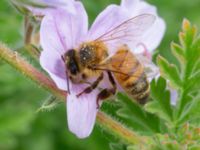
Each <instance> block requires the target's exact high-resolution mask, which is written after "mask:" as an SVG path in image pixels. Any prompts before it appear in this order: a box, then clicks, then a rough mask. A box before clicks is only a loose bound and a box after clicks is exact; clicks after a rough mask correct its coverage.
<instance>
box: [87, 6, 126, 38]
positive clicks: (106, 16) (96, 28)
mask: <svg viewBox="0 0 200 150" xmlns="http://www.w3.org/2000/svg"><path fill="white" fill-rule="evenodd" d="M126 19H127V15H126V14H125V11H124V10H123V9H121V7H119V6H117V5H109V6H108V7H107V8H106V9H105V10H103V11H102V12H101V13H100V14H99V15H98V16H97V18H96V20H95V21H94V23H93V24H92V26H91V29H90V30H89V39H90V40H94V39H96V38H98V37H99V36H101V35H103V34H104V33H107V32H108V31H109V30H110V29H112V28H113V27H116V26H117V25H119V24H120V23H122V22H123V21H125V20H126Z"/></svg>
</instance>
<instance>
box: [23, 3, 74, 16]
mask: <svg viewBox="0 0 200 150" xmlns="http://www.w3.org/2000/svg"><path fill="white" fill-rule="evenodd" d="M32 3H36V4H38V5H41V6H43V5H44V6H46V7H45V8H39V7H35V6H31V5H26V4H24V6H25V7H26V8H27V9H28V10H29V11H31V12H32V13H33V15H37V16H44V15H47V14H48V13H49V12H50V11H54V10H56V9H64V10H68V11H69V12H71V13H76V9H75V7H74V0H57V1H55V0H35V1H34V2H32Z"/></svg>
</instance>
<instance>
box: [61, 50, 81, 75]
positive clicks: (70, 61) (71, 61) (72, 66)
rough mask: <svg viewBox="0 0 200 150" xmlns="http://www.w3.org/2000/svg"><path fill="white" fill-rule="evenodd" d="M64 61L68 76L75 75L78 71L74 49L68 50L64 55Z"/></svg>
mask: <svg viewBox="0 0 200 150" xmlns="http://www.w3.org/2000/svg"><path fill="white" fill-rule="evenodd" d="M64 61H65V64H66V67H67V70H68V72H69V74H70V75H77V74H78V73H79V71H80V69H79V66H78V62H77V59H76V51H75V50H74V49H71V50H68V51H67V53H66V54H65V55H64Z"/></svg>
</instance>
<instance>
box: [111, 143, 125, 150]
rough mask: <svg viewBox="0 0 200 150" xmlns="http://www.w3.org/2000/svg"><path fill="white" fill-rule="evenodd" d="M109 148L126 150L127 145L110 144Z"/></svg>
mask: <svg viewBox="0 0 200 150" xmlns="http://www.w3.org/2000/svg"><path fill="white" fill-rule="evenodd" d="M109 146H110V149H111V150H126V145H123V144H121V143H110V144H109Z"/></svg>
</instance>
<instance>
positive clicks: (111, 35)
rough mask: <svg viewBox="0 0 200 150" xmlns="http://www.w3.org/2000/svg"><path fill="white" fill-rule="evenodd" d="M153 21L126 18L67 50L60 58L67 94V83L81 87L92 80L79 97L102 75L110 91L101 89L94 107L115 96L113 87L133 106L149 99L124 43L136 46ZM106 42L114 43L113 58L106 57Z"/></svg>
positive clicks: (138, 65) (141, 73)
mask: <svg viewBox="0 0 200 150" xmlns="http://www.w3.org/2000/svg"><path fill="white" fill-rule="evenodd" d="M154 20H155V17H154V16H153V15H150V14H143V15H139V16H136V17H134V18H130V19H129V20H126V21H124V22H123V23H121V24H120V25H118V26H116V27H111V29H110V30H109V31H108V32H107V33H105V34H103V35H101V36H99V37H98V38H96V39H95V40H92V41H88V42H83V43H82V44H80V46H79V47H78V48H77V49H71V50H68V51H67V52H66V53H65V54H64V55H63V56H62V59H63V61H64V63H65V65H66V76H67V83H68V84H67V85H68V93H70V89H69V80H71V82H72V83H74V84H81V83H88V79H90V78H96V79H95V81H94V82H93V83H88V84H89V85H88V87H86V88H85V89H84V90H83V91H82V92H81V93H78V94H77V97H79V96H80V95H82V94H87V93H90V92H92V90H94V89H95V88H97V87H98V85H99V84H100V82H101V81H102V80H103V79H104V73H105V72H106V73H107V75H108V79H109V81H110V83H111V85H112V87H111V88H105V89H101V91H100V92H99V94H98V95H97V98H96V100H97V106H99V101H101V100H104V99H107V98H108V97H110V96H112V95H115V93H116V90H117V84H116V83H119V84H120V86H121V87H122V88H123V89H124V91H126V92H127V93H128V94H129V95H131V96H132V97H133V98H134V99H135V100H136V101H137V102H139V103H141V104H144V103H145V102H146V100H147V98H148V95H149V83H148V81H147V77H146V74H145V71H144V67H143V65H142V64H141V63H140V62H139V61H138V60H137V58H136V56H135V55H134V54H133V53H132V52H131V51H130V49H129V48H128V46H126V45H125V44H124V43H127V42H132V43H137V42H138V41H137V39H139V38H138V37H140V36H142V35H143V33H144V32H145V31H146V30H147V29H148V28H149V27H150V26H151V25H152V24H153V23H154ZM134 38H135V39H134ZM118 40H119V41H121V42H118ZM122 41H124V43H123V42H122ZM110 42H114V43H117V46H116V52H115V53H114V54H113V55H110V50H109V48H108V44H110Z"/></svg>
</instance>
